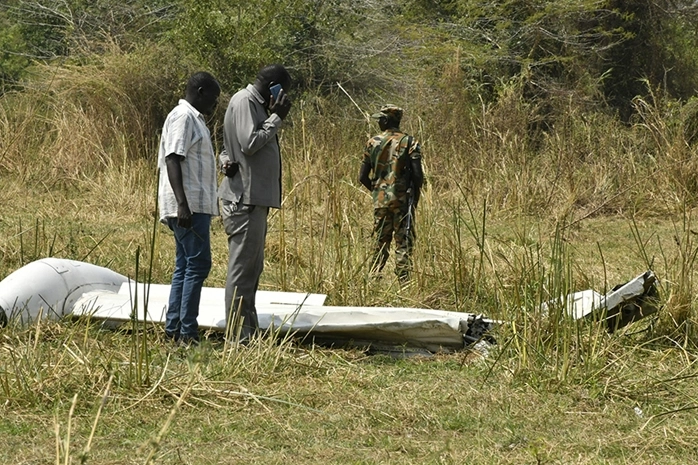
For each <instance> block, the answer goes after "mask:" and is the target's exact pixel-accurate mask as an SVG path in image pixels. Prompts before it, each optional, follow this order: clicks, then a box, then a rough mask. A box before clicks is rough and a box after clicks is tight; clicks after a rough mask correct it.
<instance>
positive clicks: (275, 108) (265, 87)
mask: <svg viewBox="0 0 698 465" xmlns="http://www.w3.org/2000/svg"><path fill="white" fill-rule="evenodd" d="M274 84H277V82H276V81H274V80H272V81H263V80H260V79H256V80H255V82H254V84H252V85H253V86H254V88H255V89H257V92H259V95H261V96H262V98H263V99H264V101H265V102H266V107H267V110H269V113H276V115H277V116H278V117H279V118H281V119H282V120H283V119H285V118H286V116H288V112H289V111H291V99H290V98H289V97H288V95H286V91H285V89H288V88H290V87H291V82H290V81H289V80H284V81H281V82H278V84H281V92H279V98H278V99H276V100H275V99H274V96H273V95H272V94H271V90H269V89H270V88H271V86H273V85H274ZM223 172H224V173H225V175H226V176H234V175H235V173H236V171H235V167H234V166H233V163H232V162H229V161H227V162H225V164H224V165H223Z"/></svg>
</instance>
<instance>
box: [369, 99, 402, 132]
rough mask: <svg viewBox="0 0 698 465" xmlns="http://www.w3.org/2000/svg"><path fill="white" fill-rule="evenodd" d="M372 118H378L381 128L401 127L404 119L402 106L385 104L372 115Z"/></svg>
mask: <svg viewBox="0 0 698 465" xmlns="http://www.w3.org/2000/svg"><path fill="white" fill-rule="evenodd" d="M371 118H374V119H377V120H378V125H379V126H380V128H381V130H385V129H388V128H399V127H400V120H402V108H400V107H398V106H397V105H392V104H387V105H383V106H382V107H381V109H380V111H379V112H378V113H374V114H372V115H371Z"/></svg>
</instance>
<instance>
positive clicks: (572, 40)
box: [0, 0, 698, 120]
mask: <svg viewBox="0 0 698 465" xmlns="http://www.w3.org/2000/svg"><path fill="white" fill-rule="evenodd" d="M696 20H698V6H697V5H696V3H695V2H693V1H690V0H678V1H670V0H641V1H637V0H603V1H599V0H575V1H569V0H568V1H562V2H561V1H544V0H505V1H489V2H481V1H474V0H450V1H435V0H402V1H399V2H388V1H385V0H358V1H351V2H350V1H342V0H312V1H300V0H274V1H270V0H261V1H259V2H244V1H241V0H233V1H225V0H129V1H124V2H118V3H117V4H114V2H110V1H106V0H97V1H88V0H70V1H63V0H7V1H5V2H3V4H2V5H1V6H0V25H2V26H3V27H1V28H0V79H1V83H2V86H3V88H4V89H8V88H11V87H13V86H16V85H17V84H18V82H19V81H20V80H21V79H22V78H26V77H27V76H28V75H29V73H30V69H31V65H32V64H33V63H35V62H36V61H37V60H38V61H43V62H45V61H47V60H55V59H69V60H71V61H78V62H79V61H81V60H83V59H84V58H85V57H86V56H88V55H89V54H91V53H94V52H100V51H102V50H104V49H105V47H111V46H117V47H119V48H120V49H121V50H124V51H130V52H133V51H135V50H138V49H139V48H141V49H142V48H143V47H150V46H155V45H156V44H159V46H162V45H166V46H167V47H169V48H172V50H173V53H172V54H173V56H177V57H180V59H181V60H182V61H184V62H187V63H194V64H195V65H196V66H199V67H204V68H207V69H210V70H212V71H213V72H214V73H215V74H216V75H217V76H219V78H220V79H221V81H222V83H223V84H224V86H225V87H226V88H231V89H232V88H236V87H238V86H239V85H242V84H244V83H246V82H248V81H249V79H250V76H253V75H254V73H255V72H256V70H257V69H258V68H259V67H260V66H261V65H262V64H265V63H269V62H272V61H280V62H283V63H285V64H287V65H288V66H289V67H290V68H291V69H293V70H294V76H295V77H296V82H297V83H298V84H299V86H300V87H301V88H303V89H314V88H318V87H320V88H323V89H325V90H328V88H329V87H330V85H331V84H333V83H334V82H336V81H341V82H343V83H345V84H347V85H349V84H351V85H352V86H353V87H354V88H355V89H358V90H363V91H370V90H372V89H376V88H386V89H389V90H391V91H397V92H399V91H401V90H402V91H404V90H405V88H406V87H414V86H422V85H423V84H425V83H426V84H428V85H433V84H434V83H435V81H436V80H437V78H438V77H439V76H440V75H441V73H442V72H443V68H444V65H445V64H446V63H448V62H449V61H452V60H454V59H457V60H458V61H459V63H458V66H460V67H461V68H462V70H463V80H462V82H460V83H459V85H461V86H463V87H465V88H467V89H469V90H471V91H473V92H475V93H477V94H479V95H481V96H486V97H488V98H495V97H496V88H497V87H498V84H499V83H501V82H507V81H509V80H511V79H520V80H521V81H522V82H523V83H524V85H525V93H526V96H527V97H528V98H530V99H533V100H535V101H538V102H539V101H547V100H549V99H551V98H556V97H563V98H567V97H569V96H570V95H574V96H575V97H580V98H582V97H586V98H589V99H590V100H591V101H592V102H593V103H594V104H595V105H601V104H602V102H603V103H605V104H608V105H609V106H610V107H612V108H614V109H616V110H618V111H619V113H620V115H621V117H623V118H624V119H626V120H627V119H628V118H629V117H630V115H631V113H632V103H631V102H632V99H633V98H634V97H636V96H645V95H647V94H648V93H649V92H648V90H649V89H648V87H651V88H652V89H657V88H661V90H662V92H666V93H667V94H668V95H669V96H671V97H674V98H682V99H686V98H688V97H690V96H691V95H693V93H695V90H696V88H698V72H696V71H698V56H697V53H696V50H698V47H697V45H698V33H697V32H696V28H695V24H696ZM456 50H458V51H459V52H458V54H457V55H456V52H455V51H456ZM185 57H186V60H185ZM167 65H172V63H167Z"/></svg>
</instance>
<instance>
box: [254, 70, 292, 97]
mask: <svg viewBox="0 0 698 465" xmlns="http://www.w3.org/2000/svg"><path fill="white" fill-rule="evenodd" d="M274 84H281V88H282V89H284V92H288V89H289V88H290V87H291V75H290V74H289V73H288V71H287V70H286V68H284V67H283V66H282V65H280V64H273V65H267V66H265V67H264V68H262V69H260V70H259V73H258V74H257V79H256V81H255V88H256V89H257V91H258V92H259V93H260V94H262V97H264V100H266V101H267V102H269V96H270V95H271V92H270V91H269V88H270V87H271V86H273V85H274Z"/></svg>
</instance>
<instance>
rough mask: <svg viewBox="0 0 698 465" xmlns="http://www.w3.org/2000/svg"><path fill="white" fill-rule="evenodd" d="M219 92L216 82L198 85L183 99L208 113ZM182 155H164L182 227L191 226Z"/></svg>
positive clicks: (203, 112)
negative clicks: (206, 85)
mask: <svg viewBox="0 0 698 465" xmlns="http://www.w3.org/2000/svg"><path fill="white" fill-rule="evenodd" d="M220 94H221V88H220V86H219V85H218V83H216V85H215V86H208V87H207V88H204V87H199V88H198V89H187V95H186V96H185V100H186V101H187V102H189V103H190V104H191V106H193V107H194V108H196V109H197V110H198V111H199V112H200V113H202V114H204V115H210V114H212V113H213V110H215V109H216V105H218V97H219V96H220ZM183 160H184V157H183V156H181V155H178V154H176V153H171V154H169V155H167V157H165V163H166V165H167V179H169V181H170V186H172V191H173V192H174V195H175V199H177V226H179V227H182V228H190V227H191V210H190V209H189V202H187V196H186V195H185V194H184V183H183V181H182V165H181V163H182V161H183Z"/></svg>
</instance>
